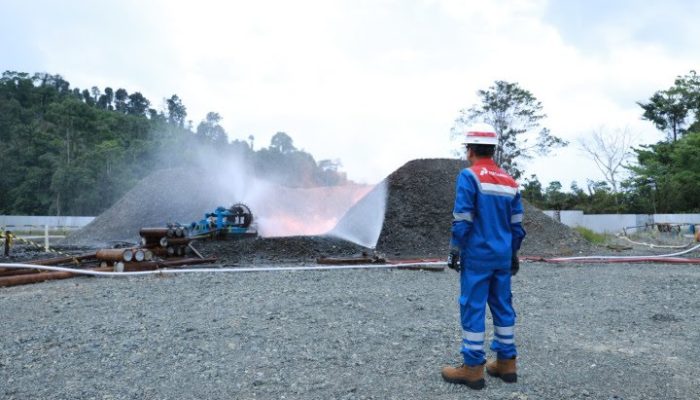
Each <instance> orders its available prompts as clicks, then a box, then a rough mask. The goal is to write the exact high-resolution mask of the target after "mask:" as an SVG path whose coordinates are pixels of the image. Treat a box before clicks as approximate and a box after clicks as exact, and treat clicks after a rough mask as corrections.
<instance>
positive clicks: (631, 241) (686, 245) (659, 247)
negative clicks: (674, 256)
mask: <svg viewBox="0 0 700 400" xmlns="http://www.w3.org/2000/svg"><path fill="white" fill-rule="evenodd" d="M618 237H621V238H623V239H625V240H627V241H628V242H630V243H632V244H638V245H640V246H648V247H651V248H652V249H685V248H686V247H688V246H690V245H691V244H693V243H692V242H690V243H686V244H684V245H680V246H672V245H666V244H653V243H644V242H635V241H634V240H632V239H630V238H629V237H627V236H625V235H620V236H618Z"/></svg>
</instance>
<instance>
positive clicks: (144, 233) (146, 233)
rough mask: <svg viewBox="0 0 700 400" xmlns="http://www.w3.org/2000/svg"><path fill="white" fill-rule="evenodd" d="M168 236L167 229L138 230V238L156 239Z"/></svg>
mask: <svg viewBox="0 0 700 400" xmlns="http://www.w3.org/2000/svg"><path fill="white" fill-rule="evenodd" d="M167 235H168V228H141V229H139V236H141V237H143V238H146V237H149V238H150V237H157V238H159V239H160V238H162V237H163V236H167Z"/></svg>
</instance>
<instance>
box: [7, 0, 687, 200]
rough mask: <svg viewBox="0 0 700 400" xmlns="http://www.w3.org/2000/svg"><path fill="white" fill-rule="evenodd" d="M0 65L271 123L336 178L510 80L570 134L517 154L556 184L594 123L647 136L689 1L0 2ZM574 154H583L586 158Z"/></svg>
mask: <svg viewBox="0 0 700 400" xmlns="http://www.w3.org/2000/svg"><path fill="white" fill-rule="evenodd" d="M0 9H1V10H2V13H3V18H2V23H0V69H1V70H17V71H23V72H31V73H33V72H49V73H52V74H61V75H63V76H64V78H65V79H66V80H68V81H69V82H70V83H71V85H72V86H74V87H75V86H78V87H80V88H88V87H91V86H94V85H96V86H98V87H100V88H101V89H103V88H104V87H105V86H111V87H113V88H115V89H116V88H118V87H124V88H125V89H127V90H128V91H129V92H130V93H131V92H134V91H140V92H142V93H143V94H144V95H145V96H146V97H147V98H149V99H150V100H151V102H152V103H154V105H155V106H156V107H157V108H160V107H162V104H163V98H166V97H169V96H170V95H172V94H174V93H175V94H177V95H179V96H180V97H181V98H182V100H183V102H184V104H185V105H186V106H187V110H188V119H192V120H193V122H194V124H195V126H196V124H197V123H198V122H199V121H201V120H202V119H203V118H204V116H205V115H206V113H207V112H208V111H216V112H218V113H220V114H221V116H222V117H223V121H222V125H223V126H224V128H225V129H226V130H227V131H228V133H229V136H230V138H231V139H234V138H238V139H246V138H247V137H248V136H249V135H254V136H255V142H256V147H260V146H267V145H268V144H269V141H270V138H271V136H272V135H273V134H274V133H275V132H277V131H285V132H287V133H288V134H289V135H290V136H291V137H292V138H293V139H294V144H295V145H296V146H297V147H298V148H302V149H304V150H306V151H308V152H310V153H311V154H313V155H314V157H316V159H317V160H320V159H326V158H331V159H336V158H339V159H341V161H342V163H343V165H344V170H345V171H347V172H348V175H349V177H350V178H351V179H354V180H357V181H360V182H365V183H374V182H378V181H380V180H381V179H383V178H384V177H385V176H386V175H388V174H389V173H391V172H392V171H393V170H395V169H396V168H398V167H399V166H401V165H402V164H404V163H405V162H407V161H409V160H411V159H415V158H432V157H449V156H451V152H452V150H454V148H455V143H454V142H451V141H450V134H449V132H450V128H451V126H452V125H453V122H454V119H455V118H456V117H457V116H458V115H459V110H460V109H463V108H468V107H470V106H471V105H473V104H474V103H475V102H477V98H476V91H477V90H479V89H486V88H488V87H489V86H490V85H491V84H492V83H493V82H494V81H495V80H506V81H511V82H518V83H519V84H520V86H521V87H523V88H525V89H527V90H529V91H531V92H532V94H533V95H535V96H536V97H537V98H538V99H539V100H540V101H541V102H542V104H543V106H544V111H545V112H546V113H547V115H548V117H547V118H546V119H545V120H544V121H543V125H544V126H546V127H548V128H550V130H551V132H552V133H553V134H555V135H558V136H561V137H563V138H565V139H568V140H570V141H571V142H572V145H571V146H569V148H568V149H566V150H562V151H559V152H557V153H556V155H554V156H550V157H547V158H541V159H537V160H534V161H532V162H529V163H527V164H525V167H526V168H525V169H526V174H527V175H530V174H537V175H538V176H539V177H540V179H541V180H542V181H543V182H549V181H552V180H559V181H561V182H562V183H563V184H564V186H565V187H568V185H569V183H570V182H571V181H572V180H576V181H578V182H579V184H583V183H585V181H586V179H587V178H591V179H601V175H600V174H599V173H598V172H597V171H596V170H595V169H594V167H593V166H592V164H591V163H590V162H589V161H587V159H586V158H585V157H584V156H583V155H582V153H581V152H580V151H579V150H577V148H576V146H575V140H576V138H577V137H579V136H581V135H585V134H586V133H587V132H590V131H591V130H592V129H595V128H597V127H600V126H601V125H605V126H607V127H609V128H611V129H613V128H618V127H625V126H627V127H629V128H630V129H631V130H632V131H634V132H636V133H637V134H638V135H639V137H640V141H641V142H646V143H649V142H655V141H658V140H659V139H661V138H662V137H663V135H662V134H661V133H660V132H657V131H656V130H655V129H654V127H653V126H652V125H651V124H650V123H649V122H646V121H642V120H641V119H640V115H641V113H640V108H639V106H637V105H636V103H635V102H636V101H644V100H646V99H648V98H649V97H650V96H651V95H652V94H653V93H654V91H656V90H659V89H666V88H668V87H669V86H670V85H672V83H673V80H674V78H675V77H676V76H677V75H684V74H686V73H688V72H689V71H690V70H691V69H697V68H698V66H699V65H700V24H698V23H697V15H700V2H697V1H690V0H688V1H681V0H667V1H663V2H661V1H644V0H638V1H633V0H621V1H614V0H609V1H604V0H571V1H564V0H560V1H544V0H532V1H529V0H522V1H518V0H512V1H486V0H481V1H458V0H393V1H392V0H374V1H364V0H348V1H332V0H319V1H307V0H296V1H262V0H258V1H227V2H224V1H221V2H215V1H202V0H199V1H197V2H189V4H178V2H174V1H165V0H163V1H145V2H144V1H131V0H120V1H100V0H84V1H70V0H67V1H62V2H55V1H48V0H47V1H32V0H0ZM589 165H590V166H589Z"/></svg>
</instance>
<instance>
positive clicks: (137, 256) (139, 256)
mask: <svg viewBox="0 0 700 400" xmlns="http://www.w3.org/2000/svg"><path fill="white" fill-rule="evenodd" d="M133 251H134V261H136V262H141V261H143V260H144V259H145V258H146V253H144V251H143V250H142V249H134V250H133Z"/></svg>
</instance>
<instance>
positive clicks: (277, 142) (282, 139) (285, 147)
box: [270, 132, 296, 154]
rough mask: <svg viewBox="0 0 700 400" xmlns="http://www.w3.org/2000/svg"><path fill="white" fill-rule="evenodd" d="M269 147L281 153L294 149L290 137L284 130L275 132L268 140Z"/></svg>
mask: <svg viewBox="0 0 700 400" xmlns="http://www.w3.org/2000/svg"><path fill="white" fill-rule="evenodd" d="M270 149H272V150H275V151H278V152H280V153H282V154H287V153H291V152H293V151H295V150H296V147H294V141H293V140H292V138H291V137H290V136H289V135H287V134H286V133H284V132H277V133H275V135H274V136H272V139H271V140H270Z"/></svg>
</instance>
